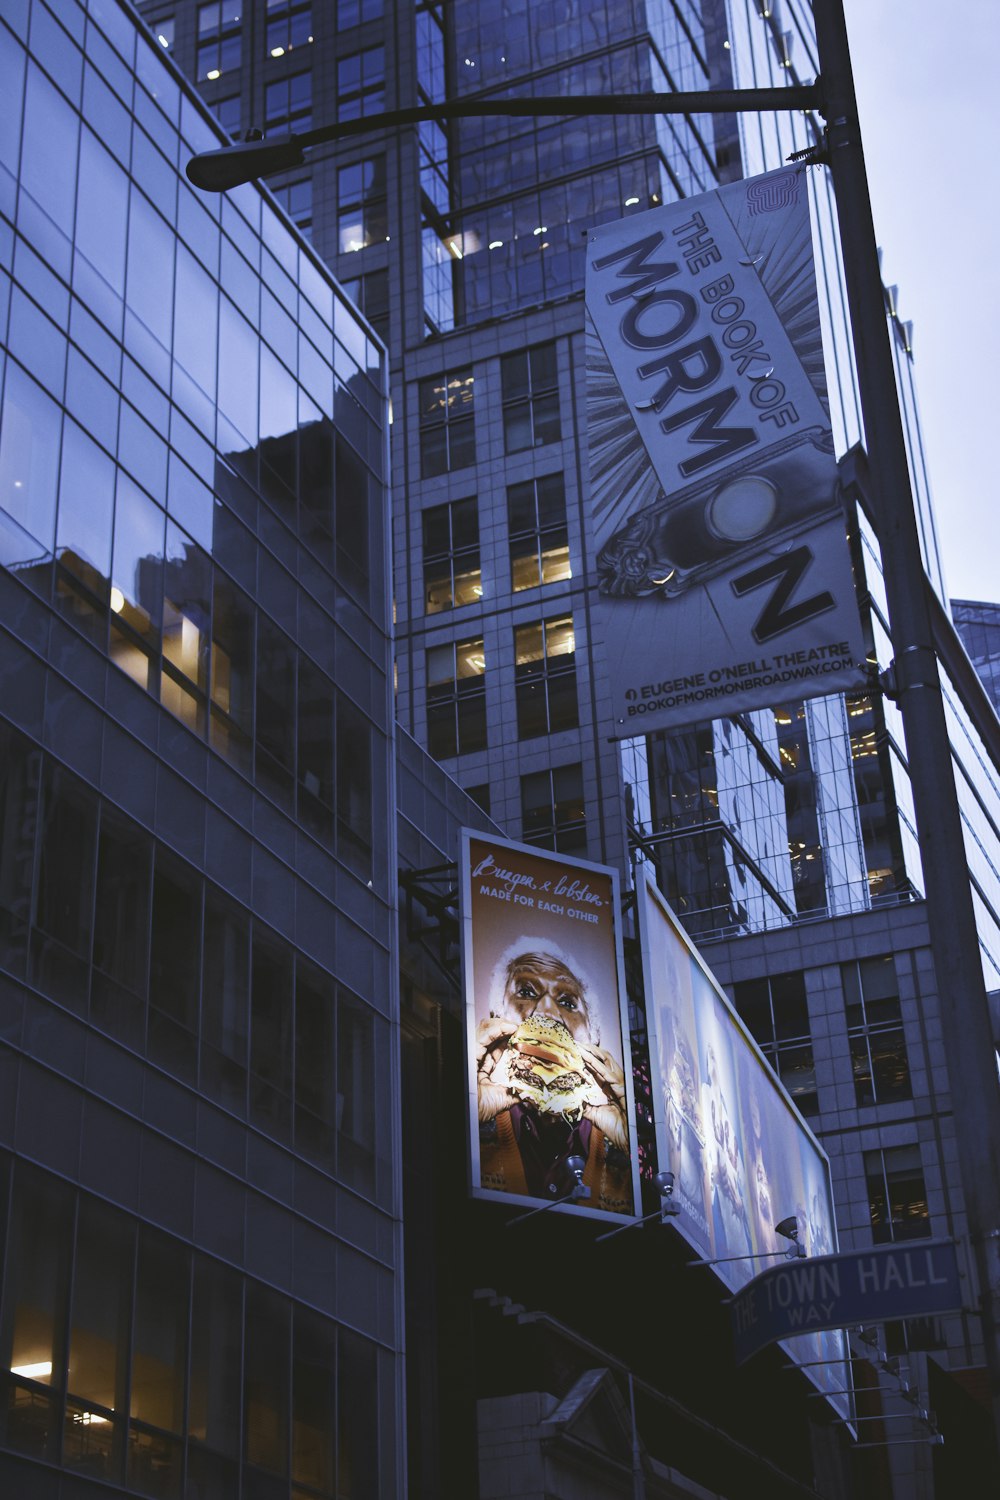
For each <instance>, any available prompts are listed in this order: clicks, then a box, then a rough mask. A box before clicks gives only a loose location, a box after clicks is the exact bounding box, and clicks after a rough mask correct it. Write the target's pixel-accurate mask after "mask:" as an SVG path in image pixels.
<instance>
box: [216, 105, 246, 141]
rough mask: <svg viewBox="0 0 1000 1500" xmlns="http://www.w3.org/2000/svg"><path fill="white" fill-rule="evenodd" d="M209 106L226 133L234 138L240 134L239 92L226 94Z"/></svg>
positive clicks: (241, 114) (241, 108)
mask: <svg viewBox="0 0 1000 1500" xmlns="http://www.w3.org/2000/svg"><path fill="white" fill-rule="evenodd" d="M209 108H210V109H211V111H212V113H213V115H214V116H215V118H216V119H217V120H218V122H219V124H220V125H221V126H222V128H223V130H224V131H225V132H226V133H227V135H231V136H232V137H233V139H234V140H235V139H236V137H237V136H238V135H239V134H240V129H241V123H242V119H243V107H242V104H241V102H240V96H239V94H227V95H226V97H225V98H224V99H216V100H215V102H214V104H210V105H209Z"/></svg>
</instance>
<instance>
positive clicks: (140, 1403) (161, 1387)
mask: <svg viewBox="0 0 1000 1500" xmlns="http://www.w3.org/2000/svg"><path fill="white" fill-rule="evenodd" d="M189 1285H190V1270H189V1256H188V1252H187V1251H186V1250H185V1249H183V1248H182V1247H181V1246H180V1245H178V1244H176V1243H175V1242H174V1241H172V1240H168V1239H167V1238H166V1237H165V1236H164V1235H161V1234H157V1233H156V1231H155V1230H152V1229H149V1228H148V1227H147V1226H146V1225H140V1228H139V1255H138V1265H137V1271H136V1284H135V1313H134V1317H133V1326H132V1378H131V1386H130V1391H129V1415H130V1417H131V1421H130V1422H129V1441H128V1479H127V1482H128V1485H129V1487H130V1488H135V1489H137V1490H140V1491H141V1492H142V1493H143V1494H145V1495H156V1496H164V1497H167V1496H171V1497H172V1496H176V1495H179V1494H180V1481H181V1443H180V1434H181V1433H183V1431H184V1376H185V1370H186V1367H187V1334H188V1302H189Z"/></svg>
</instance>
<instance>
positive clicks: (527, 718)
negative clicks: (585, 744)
mask: <svg viewBox="0 0 1000 1500" xmlns="http://www.w3.org/2000/svg"><path fill="white" fill-rule="evenodd" d="M514 661H515V668H514V672H515V682H516V692H517V732H518V736H519V738H520V739H522V740H527V739H534V738H535V737H536V736H537V735H540V734H556V733H558V731H559V730H561V729H575V728H576V727H577V725H578V724H579V722H580V718H579V710H578V707H577V696H576V638H575V635H574V632H573V617H572V615H564V616H562V617H561V618H560V619H557V620H539V621H538V623H537V624H534V625H519V626H517V628H516V629H515V631H514Z"/></svg>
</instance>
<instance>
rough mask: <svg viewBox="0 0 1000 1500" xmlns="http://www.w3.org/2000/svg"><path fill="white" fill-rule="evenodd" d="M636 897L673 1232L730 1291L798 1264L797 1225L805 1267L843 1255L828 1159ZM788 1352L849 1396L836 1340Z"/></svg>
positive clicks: (644, 888)
mask: <svg viewBox="0 0 1000 1500" xmlns="http://www.w3.org/2000/svg"><path fill="white" fill-rule="evenodd" d="M638 898H639V899H638V908H639V933H640V943H641V947H642V963H643V984H644V988H645V995H646V1026H647V1033H648V1036H649V1053H650V1067H651V1072H652V1086H653V1087H652V1095H653V1098H652V1103H653V1119H654V1122H655V1126H656V1154H657V1164H658V1167H659V1169H660V1170H661V1171H670V1172H673V1174H674V1192H673V1201H674V1202H675V1203H676V1204H678V1205H679V1206H680V1210H681V1212H680V1214H679V1215H678V1217H677V1218H676V1219H674V1220H673V1222H674V1224H676V1225H677V1227H678V1229H679V1230H680V1231H681V1233H682V1234H684V1235H685V1237H686V1238H687V1239H688V1241H689V1242H690V1244H691V1245H692V1247H693V1248H694V1249H695V1250H696V1251H697V1252H698V1254H699V1255H701V1256H703V1257H704V1258H705V1259H706V1260H715V1259H717V1258H721V1259H723V1260H724V1262H725V1263H724V1264H722V1265H719V1266H717V1267H716V1268H715V1270H716V1272H717V1274H718V1275H719V1277H720V1278H721V1280H722V1281H723V1282H724V1283H725V1284H726V1286H728V1288H729V1289H730V1291H736V1290H738V1289H739V1288H740V1287H742V1286H744V1285H745V1284H746V1283H747V1282H748V1281H750V1280H751V1279H752V1278H753V1277H755V1276H757V1275H758V1274H759V1273H760V1272H761V1271H766V1270H768V1269H769V1268H770V1267H772V1266H776V1265H780V1264H781V1256H782V1255H783V1254H786V1253H788V1251H789V1250H790V1249H791V1250H792V1254H793V1255H794V1254H795V1251H794V1249H792V1241H791V1240H790V1239H789V1238H787V1235H788V1233H789V1231H790V1230H791V1229H792V1227H793V1226H794V1234H795V1236H796V1237H797V1241H798V1243H799V1244H800V1245H802V1246H803V1247H804V1249H805V1253H806V1259H804V1260H802V1261H801V1265H802V1266H803V1267H804V1268H807V1267H808V1257H810V1256H817V1255H830V1254H832V1253H833V1252H834V1251H836V1249H837V1231H836V1224H835V1222H834V1211H833V1190H832V1186H831V1181H830V1164H829V1160H828V1158H827V1156H826V1153H825V1152H824V1151H823V1149H822V1147H821V1146H820V1144H819V1142H818V1141H817V1140H816V1137H815V1136H814V1135H813V1133H812V1131H811V1130H810V1129H809V1127H808V1125H807V1124H806V1122H805V1121H804V1120H803V1118H802V1116H801V1115H800V1114H799V1112H798V1110H797V1109H796V1108H795V1105H794V1104H793V1103H792V1101H791V1099H790V1098H789V1096H788V1094H787V1093H786V1092H785V1090H784V1088H783V1087H782V1086H781V1084H780V1083H779V1082H778V1080H777V1078H776V1077H775V1075H774V1073H773V1072H772V1070H771V1069H770V1067H769V1066H768V1064H767V1063H766V1062H765V1060H764V1058H763V1055H762V1054H761V1052H760V1050H759V1048H758V1047H757V1044H756V1042H755V1041H754V1040H753V1038H752V1037H751V1036H750V1034H749V1033H748V1031H747V1030H746V1028H745V1027H744V1025H743V1022H742V1021H741V1020H740V1018H739V1017H738V1016H737V1014H736V1013H735V1011H734V1010H733V1009H732V1007H731V1006H730V1003H729V1001H728V1000H727V998H726V996H725V995H724V994H723V992H722V990H721V988H720V986H719V985H718V983H717V981H716V980H715V978H714V976H713V975H712V973H711V971H710V970H709V969H708V968H706V966H705V965H704V964H703V963H702V961H701V959H700V957H699V956H698V954H697V952H696V950H695V949H694V947H693V946H692V944H691V942H690V941H689V939H688V937H687V935H686V933H685V932H684V930H683V929H682V927H681V926H680V923H679V922H678V921H677V919H676V917H675V916H674V914H673V913H672V911H671V910H670V907H669V906H668V905H667V903H666V902H665V901H664V899H663V897H662V896H661V895H660V892H659V891H658V889H657V888H656V886H655V885H654V884H653V883H652V881H651V880H649V879H648V878H647V879H646V880H645V882H644V883H642V882H641V883H640V885H639V889H638ZM778 1224H781V1225H782V1226H783V1229H784V1230H785V1234H784V1235H782V1234H779V1233H778V1230H777V1227H776V1226H777V1225H778ZM728 1257H736V1258H735V1259H728ZM785 1347H786V1349H787V1351H788V1353H789V1354H791V1355H792V1356H793V1358H795V1359H798V1360H800V1361H801V1362H802V1363H803V1364H806V1365H808V1366H810V1369H809V1371H808V1373H809V1375H810V1376H811V1378H812V1379H813V1381H814V1383H815V1384H816V1385H817V1386H818V1387H819V1388H820V1390H824V1391H829V1392H834V1391H843V1390H845V1389H846V1387H847V1383H848V1374H847V1369H846V1366H845V1365H844V1364H842V1363H840V1362H841V1361H843V1360H844V1358H845V1353H846V1350H845V1341H844V1336H843V1334H842V1333H841V1332H840V1331H839V1330H834V1331H832V1332H824V1333H803V1334H802V1335H801V1336H798V1335H797V1336H795V1337H794V1338H792V1339H789V1340H787V1341H786V1342H785Z"/></svg>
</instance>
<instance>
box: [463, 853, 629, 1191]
mask: <svg viewBox="0 0 1000 1500" xmlns="http://www.w3.org/2000/svg"><path fill="white" fill-rule="evenodd" d="M619 913H620V907H619V899H618V875H617V872H616V871H615V870H613V869H610V868H609V867H608V866H605V865H594V864H589V863H587V862H586V861H584V860H579V859H572V858H570V857H569V856H567V855H563V854H549V853H547V852H546V851H545V850H543V849H536V848H533V847H531V846H530V845H525V844H514V843H510V842H508V841H507V840H506V839H496V838H488V837H485V836H484V835H482V834H478V833H473V832H471V831H469V830H463V833H462V863H461V914H462V969H463V985H464V990H465V1003H466V1017H467V1026H468V1058H469V1119H470V1127H471V1128H470V1141H471V1155H470V1160H471V1182H472V1191H473V1193H474V1194H475V1195H476V1196H479V1197H486V1198H492V1199H497V1200H503V1201H508V1202H512V1201H516V1202H523V1203H525V1204H528V1205H530V1204H535V1205H536V1206H538V1205H540V1204H541V1203H555V1204H556V1205H557V1207H556V1212H562V1211H566V1212H568V1213H583V1214H591V1215H595V1216H606V1215H608V1214H621V1215H624V1216H626V1217H629V1216H631V1215H632V1214H633V1213H634V1212H637V1211H638V1210H637V1208H636V1205H637V1204H638V1203H639V1193H638V1168H637V1165H636V1159H635V1151H634V1147H633V1143H634V1140H635V1110H634V1102H633V1093H632V1061H631V1055H630V1051H629V1037H628V1009H627V1004H626V999H625V982H624V974H623V968H622V946H621V920H620V915H619ZM570 1157H577V1158H579V1159H580V1163H581V1169H582V1170H581V1177H580V1179H579V1180H580V1181H581V1182H582V1188H583V1192H582V1193H581V1194H578V1195H577V1196H572V1197H571V1196H570V1194H571V1192H572V1190H573V1188H574V1185H575V1183H576V1181H577V1179H576V1178H575V1177H574V1175H573V1172H572V1170H571V1169H570V1168H569V1167H568V1166H567V1161H568V1159H569V1158H570ZM563 1200H565V1201H563Z"/></svg>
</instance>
